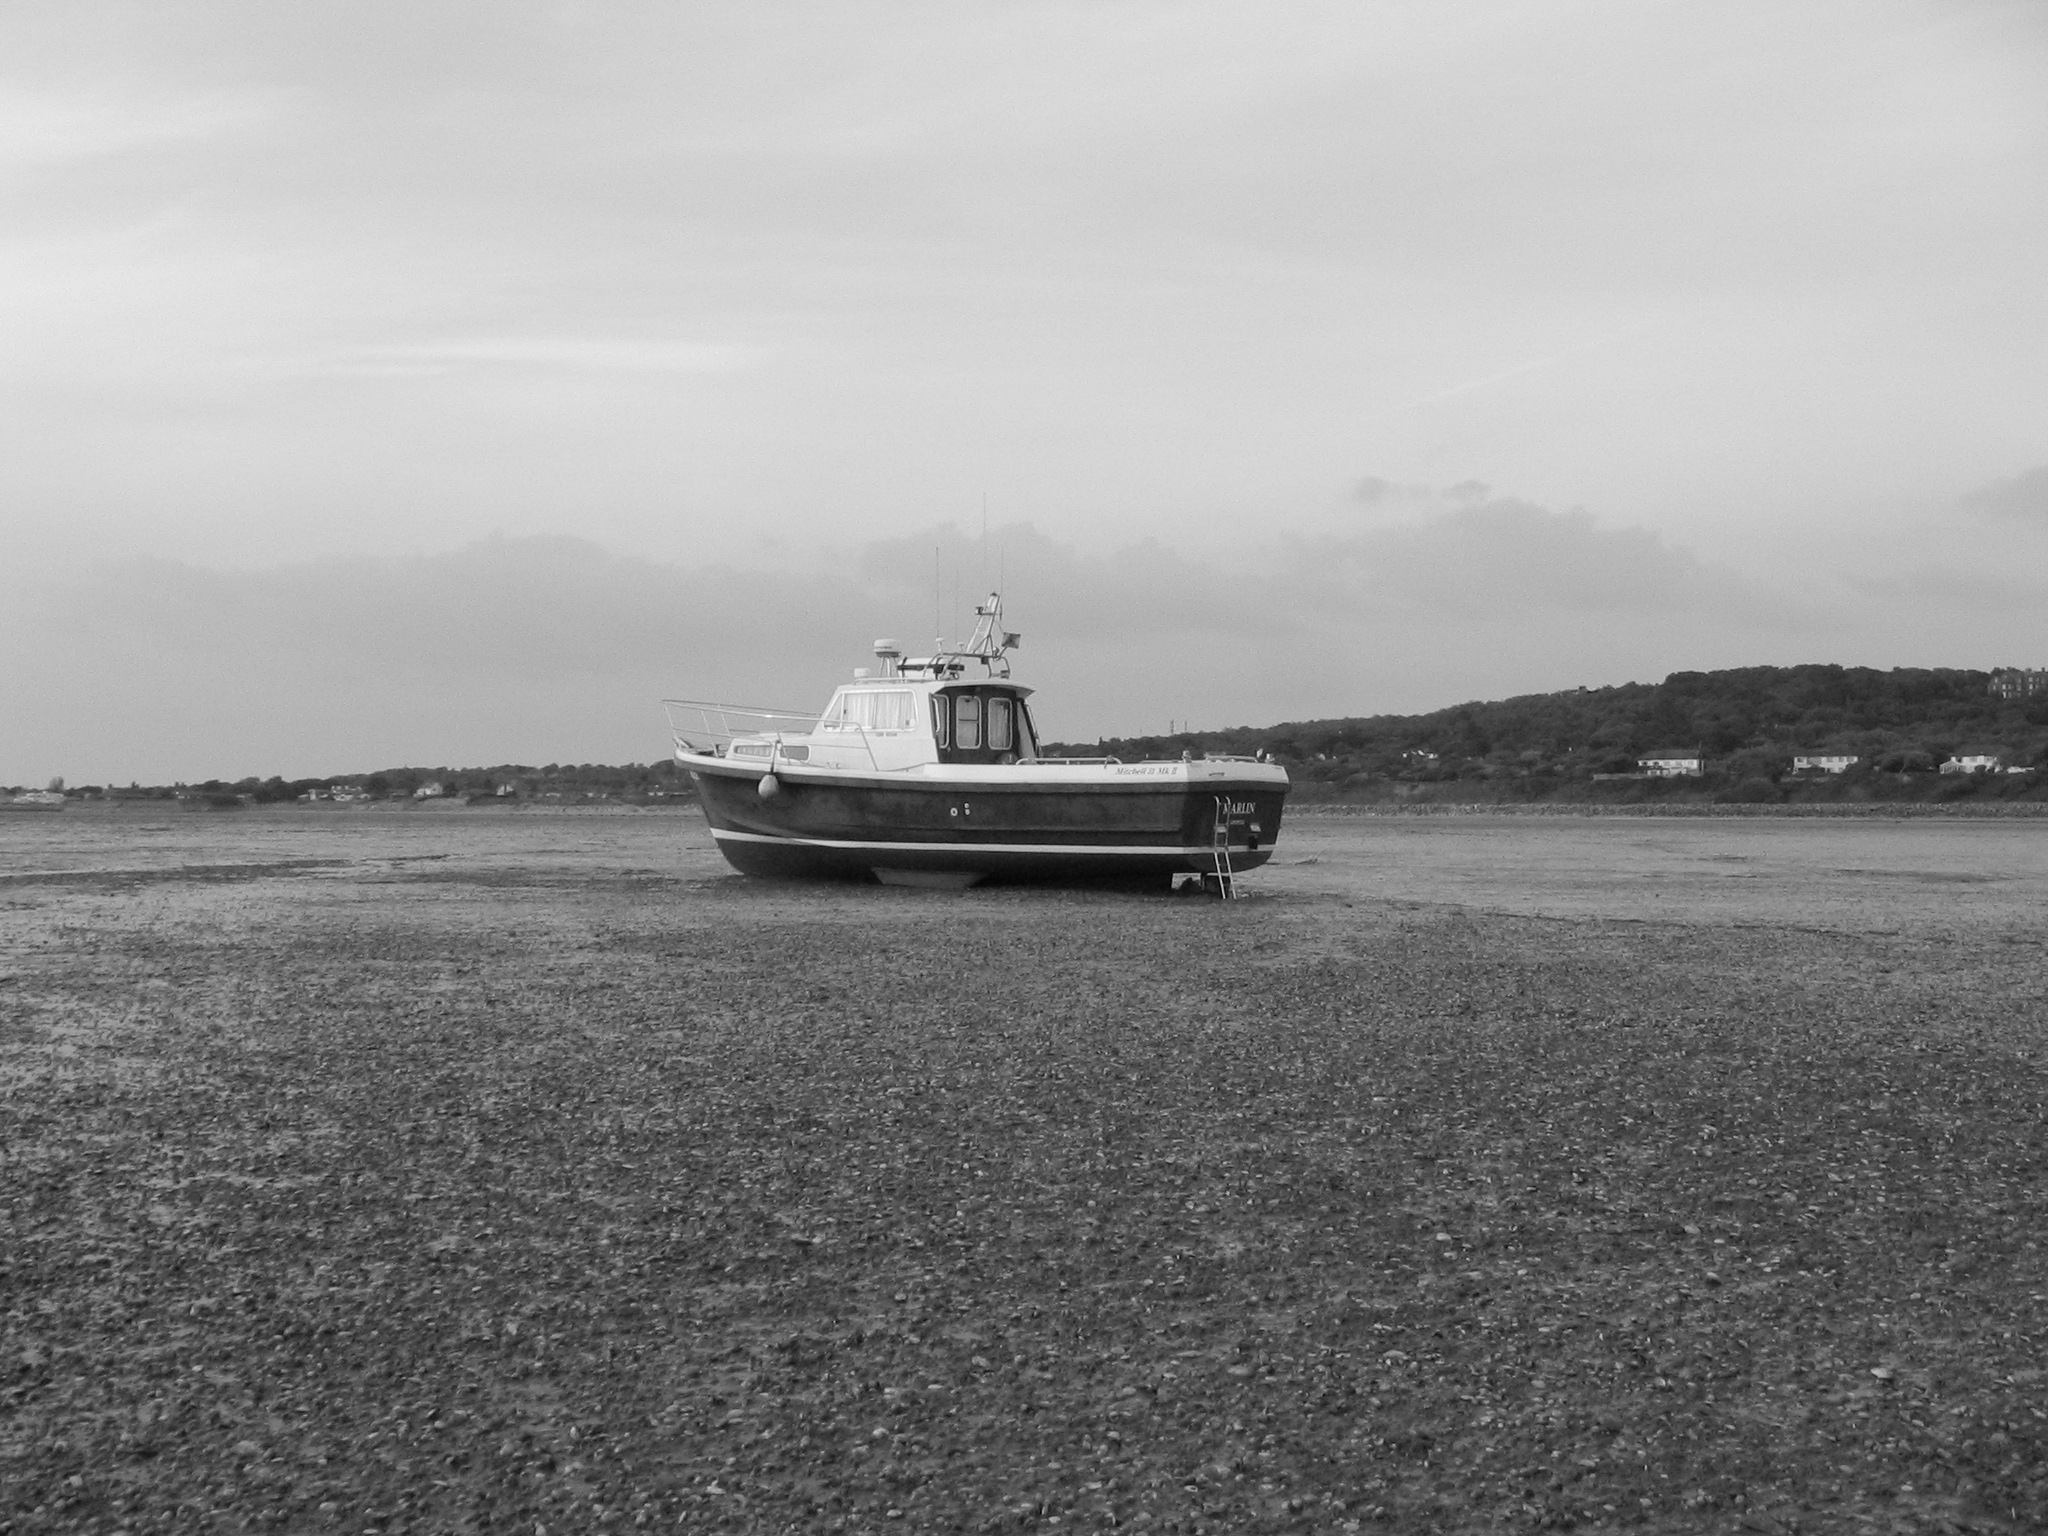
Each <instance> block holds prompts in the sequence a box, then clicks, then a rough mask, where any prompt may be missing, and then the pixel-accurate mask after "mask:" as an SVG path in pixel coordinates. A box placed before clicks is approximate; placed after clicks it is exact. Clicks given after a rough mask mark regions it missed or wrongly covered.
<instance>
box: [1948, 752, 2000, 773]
mask: <svg viewBox="0 0 2048 1536" xmlns="http://www.w3.org/2000/svg"><path fill="white" fill-rule="evenodd" d="M1998 769H1999V754H1998V753H1996V752H1958V753H1957V754H1956V755H1955V756H1954V757H1952V758H1950V759H1949V760H1948V761H1947V762H1945V763H1943V764H1942V765H1941V771H1942V772H1943V773H1996V772H1998Z"/></svg>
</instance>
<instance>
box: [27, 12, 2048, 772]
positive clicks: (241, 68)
mask: <svg viewBox="0 0 2048 1536" xmlns="http://www.w3.org/2000/svg"><path fill="white" fill-rule="evenodd" d="M984 498H986V504H987V507H988V517H989V523H990V526H991V528H992V530H993V534H992V537H991V541H990V551H989V552H988V553H987V554H986V555H984V552H983V549H982V547H981V541H980V531H981V527H982V515H983V514H982V508H983V504H984ZM935 546H938V547H940V549H941V554H940V556H939V559H938V564H939V567H940V572H941V574H940V577H939V581H938V585H939V586H940V588H941V595H940V601H939V604H938V607H939V608H940V609H941V617H940V618H939V619H935V618H934V616H933V608H934V603H933V592H932V588H933V585H934V579H933V566H934V556H933V550H934V547H935ZM997 572H1000V573H1001V574H1002V575H1003V576H1004V578H1005V579H1006V580H1008V582H1009V584H1010V587H1011V591H1010V604H1011V622H1012V624H1013V625H1014V626H1015V627H1018V628H1021V629H1023V630H1024V631H1025V632H1026V636H1027V641H1026V649H1025V651H1024V652H1023V653H1022V655H1021V656H1020V661H1021V662H1022V663H1024V672H1025V675H1026V680H1028V681H1034V682H1037V683H1039V684H1041V685H1042V687H1043V689H1044V698H1043V700H1042V704H1041V714H1042V715H1043V716H1045V717H1046V725H1047V728H1048V730H1049V731H1050V732H1052V733H1053V734H1056V735H1065V736H1067V737H1069V738H1072V739H1092V738H1093V737H1094V736H1096V735H1097V734H1100V733H1124V732H1129V731H1139V730H1158V729H1163V728H1164V727H1165V725H1166V723H1167V720H1168V719H1169V718H1175V719H1188V718H1192V719H1194V720H1195V721H1196V723H1197V724H1207V725H1223V724H1231V723H1264V722H1268V721H1273V720H1278V719H1283V718H1302V717H1305V716H1311V715H1336V714H1363V713H1374V712H1381V711H1386V710H1416V709H1425V708H1431V707H1435V706H1438V705H1442V704H1448V703H1453V702H1457V701H1459V700H1462V699H1469V698H1483V697H1497V696H1501V695H1504V694H1508V693H1513V692H1526V691H1532V690H1540V689H1549V688H1562V687H1568V686H1573V685H1576V684H1580V683H1594V684H1597V683H1603V682H1617V681H1627V680H1630V679H1632V678H1644V679H1648V678H1654V677H1660V676H1662V675H1663V674H1664V673H1665V672H1667V671H1670V670H1673V669H1676V668H1681V667H1714V666H1724V665H1732V664H1737V663H1751V662H1783V663H1791V662H1798V661H1841V662H1846V663H1861V664H1869V665H1880V666H1893V665H1959V666H1988V665H1994V664H2001V663H2014V664H2027V665H2048V6H2044V5H2042V4H2040V3H2038V0H2016V3H2009V4H2000V3H1950V4H1917V3H1912V4H1909V3H1886V0H1851V3H1842V4H1827V3H1803V4H1800V5H1795V6H1788V5H1785V4H1783V3H1782V0H1773V3H1765V4H1746V3H1741V0H1716V3H1713V4H1706V3H1692V4H1685V5H1665V4H1656V3H1647V0H1617V3H1613V4H1570V3H1556V4H1473V5H1457V4H1444V5H1430V6H1420V5H1405V4H1403V5H1391V4H1389V5H1373V4H1365V3H1359V0H1346V3H1342V4H1333V5H1327V6H1325V5H1310V4H1289V3H1285V0H1281V3H1261V4H1240V5H1232V6H1216V5H1204V4H1199V3H1188V0H1175V3H1171V4H1146V3H1142V0H1122V3H1117V4H1110V5H1104V4H1099V3H1086V4H1054V3H1032V0H1016V3H1006V4H997V3H990V4H959V3H946V4H911V3H901V4H889V5H872V6H862V5H852V4H833V5H806V4H797V3H790V4H771V5H763V4H758V3H746V4H732V5H717V4H702V3H699V4H692V5H688V6H666V5H651V4H650V5H621V4H605V5H595V4H592V5H580V4H555V5H538V4H533V5H519V4H493V5H490V6H483V5H477V4H465V5H459V6H458V5H435V4H431V3H421V0H406V3H403V4H393V5H382V6H380V5H375V4H360V3H352V4H348V5H340V4H334V5H298V6H275V5H262V4H255V3H249V4H242V5H219V6H209V5H181V4H175V3H152V4H148V5H136V6H119V5H95V4H90V3H65V4H48V5H37V4H26V3H24V4H17V5H10V6H8V7H7V8H6V9H5V12H4V14H0V662H4V666H0V783H20V782H36V783H39V782H41V780H42V779H44V778H46V777H48V776H49V775H51V774H55V773H62V774H65V775H67V776H69V777H71V778H72V779H73V780H74V781H78V780H98V779H112V780H116V781H119V782H126V781H127V780H129V779H140V780H142V781H144V782H148V781H151V780H153V779H166V778H203V777H210V776H214V775H220V776H223V777H230V778H232V777H238V776H240V775H242V774H247V773H265V774H267V773H271V772H281V773H285V774H288V775H296V774H309V773H315V772H319V773H326V772H344V771H351V770H360V769H367V768H371V767H376V766H381V765H387V764H393V763H398V762H413V763H425V764H437V763H438V764H451V765H453V764H460V763H471V762H486V761H504V760H523V761H533V762H544V761H550V760H565V759H566V760H578V761H585V760H590V761H604V760H621V759H642V760H644V759H650V758H653V757H656V756H658V755H660V754H661V752H662V751H663V750H664V740H663V736H662V733H661V720H660V714H659V711H658V709H656V708H655V707H654V700H655V699H657V698H659V697H660V696H661V695H662V694H664V693H667V694H684V695H689V696H693V697H704V696H710V697H731V696H733V695H734V694H739V695H741V697H742V700H743V701H756V702H766V703H770V704H776V705H783V706H800V705H801V706H809V707H816V705H818V704H819V703H822V701H823V698H824V696H825V694H826V693H827V692H828V691H829V689H830V688H831V686H832V685H833V684H834V682H835V681H837V680H838V679H839V678H840V677H842V676H844V675H845V671H846V668H847V667H850V666H852V665H854V664H855V663H857V662H859V661H860V660H862V659H863V657H862V654H861V653H862V652H863V651H864V650H865V648H866V644H867V642H868V641H869V640H871V639H872V638H873V637H874V636H875V635H878V634H885V633H899V634H902V635H904V636H905V637H906V638H909V639H912V640H914V641H916V642H918V643H922V641H923V640H925V639H927V638H929V632H930V631H931V630H932V629H933V628H935V627H936V626H937V624H938V623H939V622H941V621H942V620H944V621H946V622H948V625H949V627H950V619H949V617H948V615H947V614H946V610H949V609H950V608H951V607H952V606H953V596H952V594H953V592H954V590H955V589H956V588H957V589H959V591H960V592H961V593H962V606H965V605H967V604H971V602H972V597H973V588H974V587H975V585H976V584H977V582H979V581H981V580H983V579H985V578H986V577H993V576H994V575H995V574H996V573H997Z"/></svg>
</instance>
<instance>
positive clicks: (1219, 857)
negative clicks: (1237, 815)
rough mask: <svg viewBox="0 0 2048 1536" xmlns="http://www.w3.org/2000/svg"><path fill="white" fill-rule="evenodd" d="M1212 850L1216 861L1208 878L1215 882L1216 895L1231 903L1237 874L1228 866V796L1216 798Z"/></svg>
mask: <svg viewBox="0 0 2048 1536" xmlns="http://www.w3.org/2000/svg"><path fill="white" fill-rule="evenodd" d="M1212 850H1213V852H1214V855H1215V859H1216V873H1215V875H1214V876H1213V877H1210V878H1213V879H1214V880H1215V882H1216V894H1217V895H1219V896H1221V897H1222V898H1223V899H1224V900H1225V901H1233V900H1235V899H1236V897H1237V873H1236V871H1235V870H1233V869H1232V868H1231V865H1230V797H1229V796H1228V795H1218V796H1217V797H1216V830H1215V836H1214V841H1213V844H1212ZM1202 883H1203V884H1205V885H1206V884H1208V879H1207V878H1205V879H1204V880H1203V882H1202Z"/></svg>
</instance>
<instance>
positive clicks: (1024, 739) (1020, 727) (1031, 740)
mask: <svg viewBox="0 0 2048 1536" xmlns="http://www.w3.org/2000/svg"><path fill="white" fill-rule="evenodd" d="M1017 755H1018V756H1019V757H1036V756H1038V728H1037V727H1036V726H1034V725H1033V724H1032V723H1031V706H1030V705H1028V704H1026V703H1025V702H1024V701H1023V700H1022V699H1019V700H1018V701H1017Z"/></svg>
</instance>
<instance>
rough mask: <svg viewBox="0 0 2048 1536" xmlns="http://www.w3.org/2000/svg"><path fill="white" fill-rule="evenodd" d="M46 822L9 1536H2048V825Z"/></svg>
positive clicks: (27, 838)
mask: <svg viewBox="0 0 2048 1536" xmlns="http://www.w3.org/2000/svg"><path fill="white" fill-rule="evenodd" d="M1247 885H1248V888H1249V889H1250V890H1251V891H1252V893H1253V895H1252V898H1251V899H1249V900H1246V901H1243V902H1240V903H1235V904H1231V905H1227V906H1226V905H1222V904H1213V903H1208V902H1202V901H1176V900H1168V899H1164V898H1141V897H1131V896H1119V895H1114V894H1103V893H1085V892H1065V893H1061V892H1043V891H1028V890H1005V889H993V890H980V891H975V892H970V893H967V894H965V895H938V894H930V893H920V892H913V891H902V890H889V889H884V888H880V887H802V886H778V885H772V884H762V883H758V882H750V881H744V880H741V879H739V878H738V877H735V876H731V875H729V874H727V873H726V871H725V869H724V866H723V864H722V862H721V861H720V860H719V859H718V857H717V855H716V853H715V851H713V849H712V848H711V845H710V840H709V838H708V836H707V835H706V834H705V832H704V830H703V828H702V825H701V823H700V822H698V821H696V820H694V819H693V818H691V817H690V816H688V815H686V814H677V813H639V814H635V813H626V812H620V813H615V814H587V815H570V814H565V815H559V816H543V815H526V814H508V813H500V812H496V811H488V812H486V811H476V812H447V813H427V812H391V813H360V812H348V811H305V810H297V809H292V810H277V811H264V812H247V813H221V814H210V815H206V814H184V815H180V814H176V813H170V814H162V813H147V812H131V811H122V812H119V813H102V814H97V815H95V814H80V813H74V812H65V813H63V814H60V815H53V816H37V817H28V816H22V817H17V818H10V819H5V820H0V1158H4V1162H0V1223H4V1225H0V1530H5V1531H8V1532H9V1533H10V1536H11V1533H13V1532H30V1531H60V1530H93V1531H113V1530H120V1529H129V1530H136V1531H142V1530H179V1531H186V1530H202V1531H210V1530H221V1531H227V1530H242V1529H254V1530H294V1531H296V1530H309V1531H311V1530H328V1529H333V1530H347V1531H353V1532H360V1531H366V1530H373V1529H374V1530H377V1531H386V1532H399V1531H420V1532H426V1531H443V1530H458V1531H459V1530H478V1531H485V1530H505V1531H512V1530H517V1531H524V1532H531V1531H533V1530H534V1529H535V1528H536V1526H537V1525H544V1526H545V1527H546V1528H547V1529H548V1530H550V1531H556V1532H561V1531H580V1530H591V1529H615V1530H623V1529H650V1528H651V1529H684V1530H690V1529H727V1530H734V1531H740V1530H746V1531H753V1530H768V1531H773V1530H783V1529H794V1530H801V1531H812V1530H833V1529H841V1530H847V1531H859V1530H878V1531H879V1530H934V1531H937V1530H974V1531H978V1530H990V1531H1021V1530H1042V1529H1066V1530H1073V1529H1084V1530H1095V1529H1111V1528H1120V1529H1138V1530H1150V1531H1194V1530H1212V1531H1219V1532H1221V1531H1241V1530H1276V1531H1277V1530H1297V1529H1298V1530H1303V1531H1309V1530H1316V1531H1324V1530H1343V1529H1346V1528H1347V1527H1349V1526H1350V1525H1352V1524H1353V1523H1356V1524H1357V1525H1358V1527H1359V1528H1360V1529H1373V1528H1383V1529H1394V1530H1444V1531H1481V1530H1486V1531H1491V1530H1500V1529H1517V1528H1538V1527H1550V1528H1563V1527H1574V1526H1575V1527H1578V1528H1582V1529H1583V1528H1600V1527H1608V1528H1615V1529H1623V1528H1627V1529H1653V1530H1700V1531H1708V1530H1728V1529H1743V1528H1748V1529H1753V1530H1759V1531H1767V1532H1768V1531H1789V1530H1800V1531H1835V1530H1841V1531H1851V1530H1855V1531H1862V1530H1908V1531H1911V1530H1947V1529H1964V1530H1984V1531H2005V1530H2012V1531H2019V1530H2028V1529H2038V1528H2040V1527H2041V1526H2042V1525H2043V1524H2048V1460H2044V1457H2043V1447H2044V1443H2048V1419H2044V1417H2043V1414H2044V1411H2048V1397H2044V1393H2043V1390H2042V1384H2043V1381H2044V1379H2048V1378H2044V1377H2043V1374H2042V1365H2043V1349H2042V1341H2043V1336H2044V1328H2048V1299H2044V1296H2048V1266H2044V1264H2043V1261H2042V1252H2041V1249H2040V1247H2039V1243H2040V1242H2041V1241H2043V1240H2044V1239H2043V1238H2042V1237H2041V1236H2040V1234H2041V1231H2042V1228H2043V1225H2044V1223H2043V1220H2042V1218H2043V1215H2044V1205H2048V1194H2044V1190H2048V1181H2044V1172H2048V1122H2044V1115H2043V1109H2044V1101H2048V1095H2044V1075H2043V1069H2042V1053H2043V1051H2044V1049H2048V1040H2044V1038H2043V1037H2044V1033H2048V963H2044V962H2048V956H2044V937H2043V930H2044V926H2048V925H2044V924H2043V923H2042V921H2041V918H2042V913H2043V906H2044V901H2048V826H2042V827H2037V826H2035V825H2032V824H2026V823H2019V824H2014V823H1942V824H1939V825H1929V824H1926V823H1861V822H1859V823H1854V824H1805V823H1801V824H1796V825H1787V824H1783V823H1764V822H1746V821H1734V822H1723V821H1716V822H1705V823H1674V822H1664V821H1647V820H1645V821H1632V820H1631V821H1622V820H1619V819H1608V820H1602V821H1599V822H1578V821H1574V820H1571V819H1556V818H1546V819H1541V820H1527V819H1525V820H1518V821H1509V820H1506V819H1502V820H1497V821H1496V820H1491V819H1487V818H1477V817H1474V818H1427V819H1423V818H1417V819H1415V820H1412V821H1411V820H1390V819H1375V820H1373V821H1371V822H1368V823H1357V822H1341V821H1337V820H1334V819H1333V820H1329V821H1318V820H1314V819H1310V818H1303V819H1301V820H1299V821H1294V822H1290V824H1289V827H1288V829H1287V832H1286V834H1285V836H1284V838H1283V843H1282V849H1281V854H1280V858H1279V860H1277V861H1276V862H1275V863H1274V864H1273V865H1271V866H1269V867H1268V868H1267V869H1266V870H1264V871H1262V872H1260V873H1259V874H1258V875H1257V876H1255V877H1253V878H1252V879H1251V880H1249V881H1248V882H1247Z"/></svg>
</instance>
